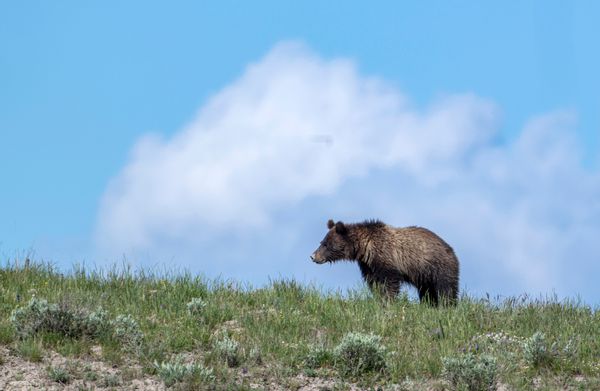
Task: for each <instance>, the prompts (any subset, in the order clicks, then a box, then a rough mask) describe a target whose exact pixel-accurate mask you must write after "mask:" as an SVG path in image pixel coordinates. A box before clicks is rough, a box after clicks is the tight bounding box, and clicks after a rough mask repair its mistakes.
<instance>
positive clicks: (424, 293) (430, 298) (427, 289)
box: [418, 285, 438, 307]
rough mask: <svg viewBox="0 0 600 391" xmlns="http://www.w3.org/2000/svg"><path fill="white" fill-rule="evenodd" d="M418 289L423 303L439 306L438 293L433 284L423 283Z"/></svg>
mask: <svg viewBox="0 0 600 391" xmlns="http://www.w3.org/2000/svg"><path fill="white" fill-rule="evenodd" d="M418 290H419V300H420V301H421V303H428V304H430V305H432V306H434V307H437V306H438V293H437V290H436V289H435V287H434V286H433V285H423V286H420V287H418Z"/></svg>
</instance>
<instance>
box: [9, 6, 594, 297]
mask: <svg viewBox="0 0 600 391" xmlns="http://www.w3.org/2000/svg"><path fill="white" fill-rule="evenodd" d="M599 16H600V5H598V3H597V2H592V1H580V2H569V3H567V2H559V1H522V2H509V3H507V2H495V3H494V4H492V5H490V4H485V6H484V5H483V4H482V3H481V2H475V1H470V2H466V1H458V2H443V1H438V2H427V3H425V2H412V3H407V2H402V3H401V2H379V3H375V4H370V5H369V6H368V7H367V6H366V5H360V4H349V3H348V2H333V1H331V2H325V3H323V2H302V3H297V4H283V3H281V2H252V4H250V3H248V4H240V3H239V2H213V3H211V4H206V3H205V2H203V3H200V2H177V3H176V4H168V5H167V4H166V3H164V2H152V1H143V2H141V1H140V2H134V1H131V2H109V1H104V2H96V3H94V4H89V3H88V4H85V3H82V2H75V1H72V2H68V1H61V2H42V1H39V2H26V3H25V2H13V3H10V4H9V3H3V4H2V5H0V178H1V180H2V188H1V189H2V191H0V221H2V224H0V254H1V255H2V257H3V258H5V259H11V258H14V257H15V256H19V255H20V254H24V253H26V252H27V251H29V250H33V251H35V254H36V257H37V258H40V259H46V260H51V261H53V262H55V263H57V264H58V265H60V266H62V267H65V268H68V267H70V265H71V264H72V263H74V262H78V261H85V262H87V263H93V264H99V265H103V264H106V263H110V262H112V261H114V260H118V259H120V257H122V255H125V256H126V257H127V258H128V259H129V260H130V261H132V262H134V263H136V264H139V265H141V266H148V265H177V266H180V267H185V268H189V269H191V270H193V271H195V272H203V273H206V274H208V275H211V276H212V275H219V274H220V275H222V276H225V277H230V278H236V279H244V280H248V281H251V282H253V283H255V284H260V283H262V282H265V281H267V280H268V277H269V276H270V277H277V276H290V277H292V276H293V277H295V278H299V279H301V280H303V281H307V282H308V281H310V282H315V283H317V284H322V285H324V286H326V287H345V286H353V285H356V284H358V282H359V281H360V280H359V276H358V272H357V270H355V269H356V267H355V266H354V265H349V264H347V265H346V264H344V265H335V266H334V267H332V268H329V267H327V268H318V267H317V266H315V265H312V264H310V263H309V262H308V254H309V253H310V252H311V251H312V250H313V247H315V246H316V245H317V243H318V241H319V240H320V239H321V236H322V235H324V233H325V222H326V220H327V219H328V218H330V217H333V218H338V219H344V220H346V221H352V220H362V219H364V218H371V217H378V218H381V219H382V220H384V221H386V222H389V223H391V224H394V225H398V226H402V225H412V224H417V225H424V226H428V227H430V228H432V229H434V230H435V231H436V232H438V233H439V234H440V235H441V236H443V237H444V238H446V239H447V240H448V241H449V242H450V244H451V245H453V246H454V247H455V249H456V250H457V253H458V255H459V257H460V259H461V262H462V270H463V273H462V280H461V284H462V286H463V287H466V289H467V290H468V291H470V292H473V293H475V294H479V293H483V292H490V293H491V294H500V295H508V294H516V293H521V292H530V293H533V294H535V293H539V292H544V293H546V292H556V293H557V294H559V295H560V296H571V297H572V296H575V295H577V294H579V295H581V297H582V298H583V299H584V300H586V301H588V302H594V303H598V302H599V300H600V289H599V288H598V287H597V285H596V283H595V279H594V278H593V276H594V275H597V272H598V271H600V266H599V265H598V256H597V254H598V253H599V252H598V250H600V247H599V245H598V244H597V243H596V242H597V239H596V237H597V234H599V233H600V219H599V217H600V206H599V204H598V201H597V200H596V199H597V198H598V197H597V195H598V192H599V191H600V181H599V178H600V162H599V160H598V152H599V151H600V137H599V134H600V115H599V114H598V113H599V112H600V110H599V109H600V95H599V94H598V91H599V90H600V76H599V75H598V71H597V70H598V69H600V53H599V52H598V50H597V37H598V36H599V35H600V31H599V30H600V27H598V24H597V20H598V17H599ZM290 80H292V81H297V82H289V81H290ZM373 83H374V84H375V86H374V87H373V85H372V84H373ZM288 87H289V88H288ZM311 97H316V99H313V98H311ZM314 102H317V103H319V105H317V104H316V103H314ZM322 107H326V108H330V109H329V110H325V111H324V112H320V111H319V110H323V109H322ZM257 113H260V116H259V115H258V114H257ZM282 113H283V114H282ZM284 114H285V115H284ZM305 120H306V121H305ZM232 124H233V125H232ZM328 126H329V127H330V128H328ZM284 129H285V131H284ZM313 136H314V137H313ZM306 137H308V138H311V137H313V139H312V140H313V141H314V140H330V139H331V140H333V147H332V148H331V149H330V150H328V149H327V148H326V147H323V145H321V144H327V143H321V142H317V143H314V142H313V143H312V144H311V143H307V144H306V145H304V144H302V140H305V139H306ZM313 144H314V145H313ZM310 145H313V147H314V148H312V149H311V147H310ZM342 147H343V148H346V149H345V150H344V149H343V148H342ZM302 148H306V149H302ZM319 148H320V149H319ZM338 148H342V149H341V150H338ZM291 149H293V150H294V151H300V152H298V153H297V154H296V153H290V150H291ZM349 150H350V151H352V153H348V152H347V151H349ZM346 158H347V159H346ZM240 159H241V160H240ZM244 159H246V160H244ZM317 163H318V164H317ZM170 170H172V171H170ZM223 178H226V179H223ZM258 185H260V186H258ZM240 195H243V196H244V197H241V196H240ZM140 197H141V198H140ZM142 201H143V202H142ZM124 211H126V213H125V212H124ZM159 212H160V213H159ZM233 216H236V218H235V219H234V218H233ZM118 254H120V256H119V255H118Z"/></svg>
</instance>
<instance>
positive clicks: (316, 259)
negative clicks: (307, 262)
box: [310, 250, 325, 264]
mask: <svg viewBox="0 0 600 391" xmlns="http://www.w3.org/2000/svg"><path fill="white" fill-rule="evenodd" d="M317 253H318V250H317V251H315V252H314V253H312V254H311V255H310V259H311V261H313V262H314V263H318V264H321V263H324V262H325V259H323V257H320V256H319V254H317Z"/></svg>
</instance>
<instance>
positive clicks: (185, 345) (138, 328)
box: [0, 264, 600, 390]
mask: <svg viewBox="0 0 600 391" xmlns="http://www.w3.org/2000/svg"><path fill="white" fill-rule="evenodd" d="M0 349H1V350H0V369H1V370H2V371H3V372H1V373H3V374H4V375H3V376H0V379H2V380H0V389H2V388H3V387H4V388H6V389H11V387H13V388H16V387H17V386H18V385H23V384H26V382H27V381H30V380H29V379H28V376H33V375H32V374H33V373H37V374H38V375H37V376H38V377H39V379H37V380H36V381H38V383H36V384H38V385H39V384H43V385H44V387H56V388H58V389H60V388H61V387H63V386H64V387H67V388H69V387H70V388H72V389H96V388H101V387H106V388H114V389H125V388H134V387H136V386H139V385H140V384H145V385H143V386H142V387H141V388H142V389H150V388H156V389H162V388H164V387H172V388H173V389H284V390H287V389H306V390H308V389H314V390H317V389H323V390H327V389H331V390H333V389H340V390H343V389H369V388H372V389H377V388H378V387H381V388H382V389H415V390H419V389H434V390H442V389H453V388H456V389H494V388H500V389H523V390H526V389H534V388H537V389H585V390H588V389H600V313H599V311H598V310H597V309H594V308H590V307H589V306H586V305H583V304H579V303H575V302H568V301H567V302H559V301H556V300H530V299H528V298H525V297H519V298H511V299H507V300H504V301H503V302H490V301H489V300H485V299H475V298H470V297H462V298H461V300H460V302H459V304H458V305H457V306H456V307H453V308H440V309H436V308H430V307H428V306H426V305H421V304H419V303H417V302H415V301H413V300H410V299H409V298H408V297H406V296H402V297H399V298H398V299H397V300H394V301H393V302H389V303H386V302H383V301H382V300H380V299H379V298H377V297H373V296H372V295H371V294H370V293H368V292H367V291H356V292H350V293H349V294H347V295H346V294H344V295H339V294H333V293H332V294H325V295H324V294H322V293H320V292H319V291H318V290H316V289H314V288H310V287H304V286H300V285H299V284H297V283H296V282H294V281H276V282H273V283H272V284H271V285H270V286H269V287H268V288H262V289H250V288H248V287H244V286H240V285H239V284H236V283H231V282H223V281H206V280H204V279H202V278H198V277H196V276H193V275H189V274H181V275H172V276H160V275H149V274H144V273H132V272H129V271H127V270H125V271H123V270H121V271H118V270H116V269H115V270H113V271H95V272H84V271H81V270H78V271H77V270H76V271H73V272H72V273H69V274H67V275H63V274H60V273H57V272H56V271H55V270H53V268H52V267H51V266H48V265H39V264H37V265H30V266H28V267H21V266H18V264H8V265H6V266H4V267H3V268H1V269H0ZM19 365H20V366H21V367H23V368H25V369H23V371H21V372H19V369H18V366H19ZM36 371H37V372H36ZM24 382H25V383H24ZM141 382H145V383H141ZM30 385H31V384H30Z"/></svg>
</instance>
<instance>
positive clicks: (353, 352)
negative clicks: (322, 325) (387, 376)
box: [333, 333, 386, 377]
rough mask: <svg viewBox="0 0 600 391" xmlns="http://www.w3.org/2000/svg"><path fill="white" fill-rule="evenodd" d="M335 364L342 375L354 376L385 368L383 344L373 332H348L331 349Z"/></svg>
mask: <svg viewBox="0 0 600 391" xmlns="http://www.w3.org/2000/svg"><path fill="white" fill-rule="evenodd" d="M333 357H334V360H335V366H336V367H337V369H338V370H339V371H340V374H341V375H342V376H353V377H356V376H358V375H360V374H363V373H366V372H375V371H383V370H384V369H385V368H386V363H385V358H386V350H385V346H383V345H382V344H381V337H380V336H378V335H374V334H362V333H348V334H346V335H345V336H344V338H343V339H342V342H341V343H340V344H339V345H338V346H336V347H335V349H334V350H333Z"/></svg>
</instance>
